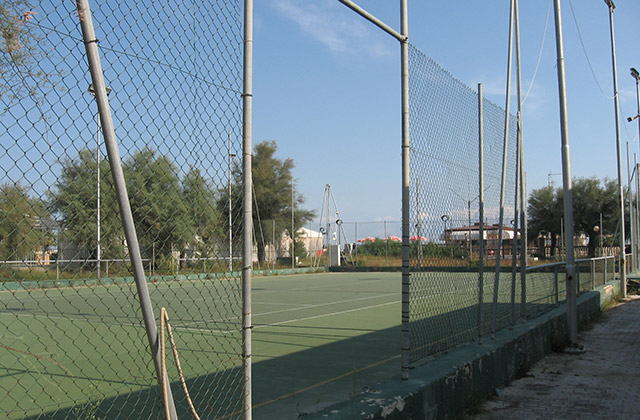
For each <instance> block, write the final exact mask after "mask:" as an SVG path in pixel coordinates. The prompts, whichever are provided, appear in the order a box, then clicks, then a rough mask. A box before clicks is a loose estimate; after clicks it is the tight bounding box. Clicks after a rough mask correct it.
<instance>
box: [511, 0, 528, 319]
mask: <svg viewBox="0 0 640 420" xmlns="http://www.w3.org/2000/svg"><path fill="white" fill-rule="evenodd" d="M514 4H515V13H514V23H515V36H516V86H517V92H518V130H517V137H518V170H519V179H520V186H519V188H516V189H519V190H520V212H519V216H520V318H521V319H522V320H523V321H524V319H525V318H526V315H527V240H528V238H527V188H526V179H525V171H524V141H523V134H522V76H521V73H522V72H521V65H520V11H519V0H515V2H514ZM516 200H517V197H516ZM515 236H517V231H516V233H515Z"/></svg>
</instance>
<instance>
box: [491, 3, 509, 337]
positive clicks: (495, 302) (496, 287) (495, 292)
mask: <svg viewBox="0 0 640 420" xmlns="http://www.w3.org/2000/svg"><path fill="white" fill-rule="evenodd" d="M513 15H514V0H511V7H510V13H509V48H508V50H509V52H508V54H509V55H508V59H507V92H506V103H505V106H504V115H505V117H504V144H503V148H502V180H501V183H500V185H501V186H500V217H499V219H498V254H497V255H496V275H495V279H494V282H493V308H492V317H491V333H492V334H493V333H495V332H496V329H497V318H498V291H499V287H500V259H501V257H502V255H501V254H502V252H503V249H502V248H503V247H502V232H503V225H504V201H505V199H504V196H505V186H506V182H507V180H506V178H507V149H508V144H509V107H510V103H511V62H512V56H513V20H514V19H513Z"/></svg>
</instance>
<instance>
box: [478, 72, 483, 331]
mask: <svg viewBox="0 0 640 420" xmlns="http://www.w3.org/2000/svg"><path fill="white" fill-rule="evenodd" d="M482 101H483V98H482V83H478V178H479V179H478V190H479V192H478V218H479V219H480V226H479V227H478V239H480V249H479V252H480V255H479V256H478V339H479V341H480V343H482V310H483V308H482V306H483V305H484V113H483V106H482V105H483V104H482Z"/></svg>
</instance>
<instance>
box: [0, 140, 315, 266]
mask: <svg viewBox="0 0 640 420" xmlns="http://www.w3.org/2000/svg"><path fill="white" fill-rule="evenodd" d="M276 150H277V145H276V143H275V141H266V142H262V143H259V144H257V145H256V146H255V151H254V154H253V159H252V160H253V165H252V172H253V180H254V211H253V214H254V226H259V223H262V222H263V221H265V220H275V221H276V223H277V225H278V226H291V210H292V205H293V209H294V216H295V217H294V224H295V230H294V231H297V230H298V228H300V227H301V226H303V225H304V223H306V222H307V221H308V220H310V218H311V217H312V216H313V212H311V211H308V210H305V209H303V208H301V205H302V203H303V202H304V196H303V195H302V194H301V193H299V192H294V194H293V202H292V199H291V198H292V188H293V181H294V180H293V175H292V169H293V168H294V164H293V160H292V159H284V160H283V159H279V158H276V157H275V153H276ZM95 156H96V153H95V150H90V149H82V150H79V151H78V153H77V155H76V156H74V157H72V158H67V159H65V160H64V161H62V162H61V171H60V175H59V176H58V178H57V180H56V182H55V183H54V184H53V186H52V188H50V189H49V190H48V191H47V193H46V195H45V196H43V197H42V198H32V197H29V195H28V194H27V190H26V189H25V188H23V187H21V186H19V185H11V184H4V185H2V187H1V189H0V260H10V259H17V260H20V259H29V257H30V256H32V255H33V251H34V249H38V248H39V247H41V246H42V243H43V234H44V232H46V233H47V236H48V238H47V242H46V244H45V245H50V244H53V243H54V242H56V241H58V242H60V243H71V244H73V248H75V249H76V250H83V251H84V252H85V254H86V255H84V257H86V258H95V257H96V254H97V245H96V242H97V228H96V216H97V196H96V191H97V177H96V173H97V165H98V163H97V161H96V158H95ZM99 165H100V201H101V205H100V213H101V216H100V230H101V238H100V245H101V258H103V259H114V258H122V257H124V256H126V242H125V241H124V238H125V237H124V232H123V230H122V223H121V218H120V213H119V208H118V204H117V201H116V194H115V188H114V184H113V179H112V176H111V169H110V166H109V163H108V162H107V161H106V160H101V161H100V163H99ZM123 171H124V175H125V179H126V182H127V190H128V194H129V200H130V203H131V209H132V212H133V218H134V222H135V226H136V232H137V236H138V241H139V244H140V250H141V253H142V257H143V258H145V259H156V260H159V261H161V260H162V259H166V258H169V257H171V255H172V253H175V252H181V253H183V255H185V254H184V253H190V255H195V256H199V257H212V256H228V238H229V190H228V183H227V182H228V180H226V179H223V180H218V181H217V183H216V181H215V180H213V179H211V178H210V177H208V176H207V174H206V173H205V172H203V171H202V170H201V169H198V168H195V167H191V168H189V170H188V171H187V172H186V173H185V174H184V175H183V176H182V177H181V176H179V174H180V171H179V168H178V167H177V165H176V164H175V163H174V162H173V161H172V160H171V159H170V158H169V157H168V156H165V155H162V154H160V153H158V152H157V151H155V150H153V149H151V148H144V149H142V150H140V151H138V152H136V153H134V154H133V155H132V156H131V157H129V158H128V159H125V160H124V162H123ZM231 187H232V188H231V191H232V193H231V194H232V195H231V207H232V212H231V232H232V237H233V238H234V239H235V240H234V242H235V243H236V244H237V245H234V247H235V248H236V249H239V248H240V247H239V244H240V243H241V233H242V202H243V199H242V192H243V188H242V168H241V164H240V162H237V161H236V162H235V164H234V165H233V168H232V179H231ZM25 215H31V216H30V217H26V216H25ZM44 218H49V219H51V218H55V220H57V222H58V225H59V231H58V232H57V233H56V236H57V238H53V237H52V236H53V234H52V233H51V232H49V231H46V230H43V229H40V228H39V226H40V225H41V224H42V220H43V219H44ZM262 224H264V223H262ZM290 231H291V228H287V229H286V230H285V234H286V235H291V232H290ZM263 233H264V235H263V236H264V237H265V241H266V242H271V241H273V239H274V238H272V237H271V236H273V234H272V232H271V229H264V231H263ZM281 233H282V232H281V231H280V232H276V235H280V234H281ZM275 239H276V241H277V240H278V237H276V238H275ZM265 241H259V242H257V247H258V255H259V257H260V259H261V260H264V257H265V252H264V242H265ZM76 257H77V256H76ZM65 258H74V255H65Z"/></svg>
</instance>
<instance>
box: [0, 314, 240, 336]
mask: <svg viewBox="0 0 640 420" xmlns="http://www.w3.org/2000/svg"><path fill="white" fill-rule="evenodd" d="M0 315H11V316H14V317H17V318H21V317H22V318H43V319H51V320H54V321H55V320H61V321H69V322H86V323H88V324H105V325H118V326H122V327H136V328H144V324H142V322H141V323H139V324H136V323H133V322H119V321H100V320H95V319H88V318H74V317H64V316H50V315H44V314H35V313H20V314H17V313H10V312H0ZM212 322H215V321H212ZM194 323H195V322H194ZM172 327H173V328H174V329H180V330H186V331H198V332H211V333H221V334H235V333H237V332H238V331H240V330H239V329H238V330H212V329H209V328H196V327H187V326H186V324H184V325H172Z"/></svg>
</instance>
